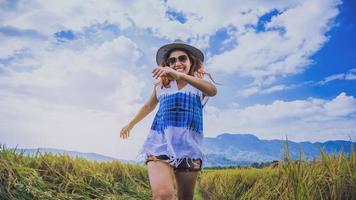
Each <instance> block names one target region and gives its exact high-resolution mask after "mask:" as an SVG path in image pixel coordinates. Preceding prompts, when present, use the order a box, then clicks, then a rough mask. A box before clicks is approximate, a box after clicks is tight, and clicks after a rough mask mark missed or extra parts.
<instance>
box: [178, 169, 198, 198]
mask: <svg viewBox="0 0 356 200" xmlns="http://www.w3.org/2000/svg"><path fill="white" fill-rule="evenodd" d="M174 173H175V178H176V182H177V189H178V199H179V200H192V199H193V196H194V188H195V183H196V180H197V178H198V175H199V172H198V171H179V170H176V171H175V172H174Z"/></svg>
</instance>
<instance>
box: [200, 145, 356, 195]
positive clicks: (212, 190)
mask: <svg viewBox="0 0 356 200" xmlns="http://www.w3.org/2000/svg"><path fill="white" fill-rule="evenodd" d="M320 156H321V159H318V160H314V161H306V160H303V159H302V158H300V159H299V160H292V159H291V158H290V156H289V151H288V148H287V149H286V155H285V158H284V161H282V162H280V163H279V164H278V165H277V166H273V167H272V166H270V167H266V168H263V169H254V168H246V169H225V170H204V172H203V174H202V176H201V178H200V179H199V185H200V188H201V191H202V193H203V196H204V198H205V199H213V200H215V199H226V200H230V199H231V200H232V199H241V200H244V199H251V200H252V199H263V200H268V199H271V200H278V199H283V200H284V199H292V200H304V199H308V200H309V199H332V200H338V199H339V200H347V199H350V200H351V199H356V160H355V151H354V149H353V148H351V153H350V155H349V156H347V155H345V154H344V153H343V152H341V153H340V154H338V155H331V156H329V155H327V154H326V153H325V152H323V151H320Z"/></svg>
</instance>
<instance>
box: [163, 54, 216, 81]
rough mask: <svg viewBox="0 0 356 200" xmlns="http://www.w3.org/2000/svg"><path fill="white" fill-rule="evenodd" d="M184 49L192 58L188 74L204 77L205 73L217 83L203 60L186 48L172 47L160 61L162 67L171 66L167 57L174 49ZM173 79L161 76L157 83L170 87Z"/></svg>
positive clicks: (190, 58)
mask: <svg viewBox="0 0 356 200" xmlns="http://www.w3.org/2000/svg"><path fill="white" fill-rule="evenodd" d="M177 50H179V51H183V52H185V53H186V54H187V55H188V58H189V60H190V63H191V66H190V70H189V72H188V75H190V76H194V77H198V78H201V79H202V78H203V77H204V76H205V75H208V76H209V78H210V80H212V81H213V82H214V83H215V84H217V83H216V82H215V81H214V79H213V77H212V76H211V74H210V73H207V72H206V71H205V70H204V66H203V62H202V61H201V60H200V59H199V58H198V57H196V56H194V54H191V53H190V52H189V51H187V50H185V49H172V50H171V51H169V52H167V53H166V55H165V56H164V57H163V59H162V61H161V63H160V67H166V66H169V64H168V63H167V59H168V56H169V55H170V54H171V53H172V52H173V51H177ZM171 81H172V79H170V78H169V77H167V76H163V77H160V81H159V82H158V83H157V84H159V85H161V87H162V88H163V87H165V88H168V87H169V84H170V82H171Z"/></svg>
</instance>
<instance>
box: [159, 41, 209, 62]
mask: <svg viewBox="0 0 356 200" xmlns="http://www.w3.org/2000/svg"><path fill="white" fill-rule="evenodd" d="M174 49H183V50H186V51H188V52H189V53H191V54H193V55H194V56H196V57H198V58H199V59H200V60H201V61H202V62H204V54H203V52H202V51H200V50H199V49H198V48H196V47H193V46H191V45H188V44H184V43H171V44H166V45H163V46H162V47H161V48H159V49H158V51H157V54H156V62H157V65H160V64H161V62H162V60H163V59H164V57H165V55H166V54H167V53H169V52H171V51H172V50H174Z"/></svg>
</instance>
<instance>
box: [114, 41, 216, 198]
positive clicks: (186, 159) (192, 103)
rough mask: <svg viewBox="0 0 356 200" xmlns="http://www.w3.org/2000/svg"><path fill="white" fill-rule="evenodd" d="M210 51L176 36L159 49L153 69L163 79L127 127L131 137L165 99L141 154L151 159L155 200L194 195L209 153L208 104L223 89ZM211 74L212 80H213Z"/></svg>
mask: <svg viewBox="0 0 356 200" xmlns="http://www.w3.org/2000/svg"><path fill="white" fill-rule="evenodd" d="M203 61H204V54H203V53H202V52H201V51H200V50H199V49H197V48H196V47H194V46H191V45H188V44H185V43H183V42H182V41H181V40H176V41H174V42H173V43H170V44H166V45H164V46H162V47H161V48H159V49H158V51H157V54H156V62H157V64H158V65H159V67H157V68H155V69H154V70H153V71H152V74H153V77H154V78H156V79H159V82H158V83H157V84H155V86H154V89H153V92H152V95H151V97H150V98H149V100H148V101H147V102H146V103H145V104H144V105H143V107H142V108H141V109H140V110H139V112H138V113H137V115H136V116H135V117H134V118H133V119H132V120H131V121H130V122H129V123H128V124H127V125H126V126H124V127H123V128H122V130H121V132H120V137H122V138H123V139H126V138H127V137H128V136H129V134H130V131H131V129H132V128H133V127H134V126H135V124H137V123H138V122H139V121H141V120H142V119H143V118H144V117H146V116H147V115H148V114H149V113H150V112H152V111H153V110H154V109H155V107H156V105H157V104H158V103H159V109H158V111H157V113H156V116H155V118H154V121H153V123H152V126H151V130H150V133H149V135H148V136H147V139H146V141H145V143H144V145H143V147H142V150H141V152H140V155H141V156H144V157H145V159H146V162H145V163H146V164H147V168H148V175H149V180H150V184H151V188H152V194H153V199H177V198H176V190H175V189H177V195H178V199H184V200H189V199H193V195H194V187H195V183H196V180H197V177H198V174H199V172H200V171H201V167H202V162H203V159H204V154H203V152H202V149H201V148H202V140H203V112H202V109H203V106H204V104H205V103H206V101H207V98H208V97H209V96H215V95H216V93H217V89H216V87H215V85H214V84H213V83H212V82H214V81H213V80H212V78H211V76H210V74H208V73H206V72H205V71H204V69H203ZM207 77H209V78H210V79H208V78H207Z"/></svg>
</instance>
